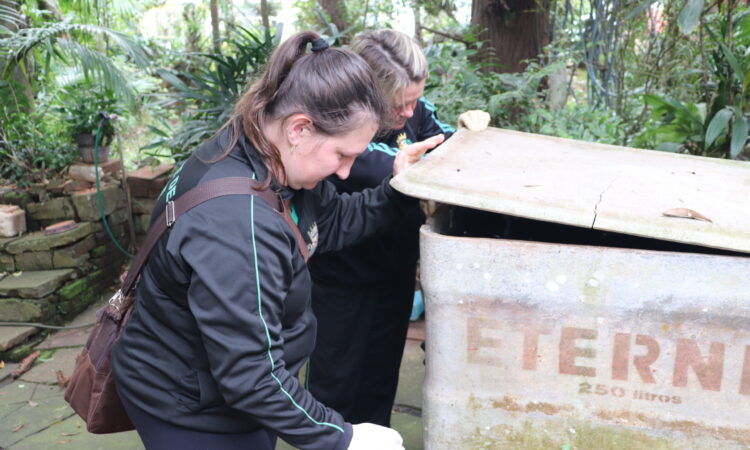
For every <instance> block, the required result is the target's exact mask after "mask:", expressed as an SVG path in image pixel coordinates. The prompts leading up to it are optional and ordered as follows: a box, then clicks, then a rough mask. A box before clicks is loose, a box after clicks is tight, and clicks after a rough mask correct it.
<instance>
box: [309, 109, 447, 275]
mask: <svg viewBox="0 0 750 450" xmlns="http://www.w3.org/2000/svg"><path fill="white" fill-rule="evenodd" d="M455 131H456V130H455V129H454V128H453V127H451V126H450V125H447V124H445V123H443V122H440V120H438V118H437V116H436V115H435V106H433V105H432V103H430V102H428V101H427V100H426V99H425V98H424V97H422V98H420V99H419V102H417V106H416V108H415V109H414V115H413V116H412V117H411V118H410V119H409V120H408V121H407V122H406V125H404V128H402V129H400V130H396V131H391V132H389V133H388V134H387V135H385V136H382V137H380V138H377V139H376V140H375V141H373V142H371V143H370V145H368V146H367V150H365V152H364V153H362V154H361V155H359V156H358V157H357V159H356V160H355V162H354V166H353V167H352V170H351V173H350V174H349V178H347V179H346V180H339V179H338V178H335V177H329V181H331V182H332V183H333V184H334V185H335V186H336V189H337V190H338V192H341V193H353V192H360V191H362V190H363V189H367V188H371V187H373V186H378V185H379V184H381V183H382V182H383V180H384V179H389V178H390V175H391V172H392V171H393V159H394V158H395V157H396V153H397V152H398V140H399V136H401V135H403V137H405V140H404V143H405V144H407V145H408V144H411V143H414V142H419V141H423V140H425V139H427V138H430V137H432V136H435V135H438V134H440V133H443V134H445V138H446V139H448V138H449V137H451V136H452V135H453V133H454V132H455ZM422 223H424V215H423V214H422V211H421V209H420V208H419V205H418V203H417V202H416V201H415V202H414V204H413V205H412V207H411V208H409V209H407V210H406V211H404V213H403V217H402V218H401V220H400V221H399V223H398V224H396V225H395V227H394V229H392V230H389V231H386V232H384V233H381V234H378V235H377V236H374V237H371V238H369V239H367V240H365V241H364V242H362V243H360V244H358V245H356V246H353V247H350V248H346V249H344V250H342V251H337V252H334V253H326V252H324V251H319V252H318V254H317V255H316V256H315V257H314V258H312V259H311V260H310V272H311V273H312V275H313V281H315V282H316V283H321V284H325V285H329V286H330V285H332V286H341V285H348V286H366V285H378V284H380V283H383V282H388V281H389V280H393V279H394V278H395V277H398V276H399V275H400V274H403V273H413V267H414V265H415V264H416V261H417V258H418V256H419V226H420V225H421V224H422ZM409 267H411V268H412V269H411V270H405V268H409Z"/></svg>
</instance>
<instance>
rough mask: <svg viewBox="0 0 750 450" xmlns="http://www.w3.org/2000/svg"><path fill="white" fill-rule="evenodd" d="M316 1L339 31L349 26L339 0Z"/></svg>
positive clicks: (344, 10)
mask: <svg viewBox="0 0 750 450" xmlns="http://www.w3.org/2000/svg"><path fill="white" fill-rule="evenodd" d="M318 3H319V4H320V6H322V7H323V9H324V10H325V11H326V12H327V13H328V15H329V16H331V22H333V24H334V25H336V28H338V31H339V32H342V31H344V30H346V29H347V28H349V24H348V23H347V21H346V9H345V6H344V5H343V4H342V3H341V2H340V1H339V0H318Z"/></svg>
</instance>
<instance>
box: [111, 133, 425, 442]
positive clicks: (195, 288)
mask: <svg viewBox="0 0 750 450" xmlns="http://www.w3.org/2000/svg"><path fill="white" fill-rule="evenodd" d="M227 145H228V133H227V132H226V131H225V132H223V133H222V134H221V135H220V136H219V137H218V138H216V139H214V140H211V141H209V142H207V143H206V144H204V145H203V146H201V147H200V148H199V149H198V150H197V151H196V154H194V155H193V156H192V157H191V158H189V159H188V160H187V161H186V162H185V163H184V164H183V165H182V166H181V167H180V168H179V169H178V170H177V171H176V173H175V174H174V175H173V177H172V180H171V181H170V183H169V184H168V185H167V187H166V188H165V189H164V191H163V192H162V193H161V195H160V197H159V199H158V201H157V204H156V207H155V210H154V213H153V215H152V220H153V219H154V217H156V216H157V215H158V214H159V213H161V211H163V210H164V206H165V201H169V200H171V199H173V198H176V197H178V196H179V195H181V194H182V193H184V192H186V191H187V190H189V189H190V188H192V187H193V186H195V185H197V184H199V183H203V182H206V181H209V180H213V179H217V178H223V177H230V176H232V177H236V176H247V177H255V178H257V179H260V180H263V179H265V177H266V174H267V169H266V168H265V167H264V165H263V164H262V163H261V161H260V159H259V156H258V155H257V153H256V151H255V150H254V149H253V148H252V146H251V145H250V144H249V143H248V142H247V140H246V139H244V137H243V138H241V139H240V141H239V143H238V144H237V145H236V146H235V147H234V148H233V150H232V152H231V153H230V154H229V156H227V157H226V158H224V159H222V160H220V161H218V162H216V163H208V162H205V161H208V160H211V159H213V158H215V157H216V156H217V155H218V154H219V153H220V152H221V151H222V149H224V148H226V146H227ZM272 188H273V189H274V190H278V191H279V192H280V193H281V194H282V197H284V198H285V199H289V198H291V199H292V204H293V206H294V209H295V210H296V215H297V217H298V221H299V223H298V226H299V228H300V231H301V232H302V235H303V236H304V238H305V240H306V242H307V244H308V249H309V250H310V253H312V252H314V251H315V250H316V248H317V249H318V250H326V251H330V250H336V249H340V248H342V247H343V246H345V245H347V244H351V243H354V242H356V241H358V240H361V239H363V238H364V237H366V236H368V235H369V234H372V233H374V232H376V231H377V230H378V229H380V228H382V227H384V226H386V225H387V224H388V223H390V222H393V221H395V220H396V217H397V216H398V215H399V211H400V210H402V209H404V208H406V207H408V206H409V205H413V204H414V200H412V199H409V198H407V197H405V196H403V195H401V194H399V193H397V192H396V191H395V190H393V189H392V188H391V187H390V186H389V185H388V184H387V180H386V182H384V183H382V184H381V185H380V186H379V187H378V188H376V189H371V190H368V191H365V192H363V193H361V194H354V195H339V194H337V193H336V192H335V189H334V187H333V186H332V185H331V184H330V183H328V182H325V181H324V182H321V183H319V184H318V186H316V188H315V189H313V190H309V191H308V190H300V191H292V190H289V189H286V188H282V187H280V186H278V185H272ZM394 205H395V206H396V207H394ZM310 288H311V282H310V275H309V272H308V270H307V266H306V264H305V261H304V259H303V257H302V256H301V254H300V253H299V251H298V249H297V240H296V238H295V234H294V232H293V230H292V228H291V227H290V226H289V224H288V223H287V222H286V221H285V220H284V218H283V216H282V215H280V214H279V213H277V212H276V211H275V210H273V209H272V208H271V207H270V205H268V204H267V203H265V202H264V201H263V200H262V199H260V198H258V197H254V196H247V195H231V196H224V197H219V198H215V199H212V200H209V201H207V202H205V203H203V204H201V205H199V206H197V207H195V208H193V209H192V210H190V211H188V212H187V213H185V214H184V215H183V216H182V217H180V218H179V219H178V220H177V222H175V224H174V225H173V226H172V228H171V229H170V230H168V231H167V232H166V233H165V234H164V236H162V238H161V239H160V241H159V242H158V243H157V245H156V246H155V247H154V249H153V251H152V253H151V255H150V257H149V261H148V263H147V264H146V266H145V268H144V270H143V273H142V275H141V280H140V282H139V285H138V290H137V301H136V305H135V311H134V313H133V315H132V317H131V319H130V321H129V323H128V324H127V328H126V330H125V332H124V334H123V336H122V338H121V340H120V341H119V343H118V344H117V346H116V348H115V349H114V352H113V359H112V364H113V371H114V374H115V377H116V380H117V383H118V389H119V390H120V392H121V395H126V396H128V398H129V399H130V400H131V401H132V402H133V403H135V404H136V405H137V406H138V407H140V408H141V409H143V410H145V411H146V412H148V413H150V414H152V415H154V416H156V417H159V418H160V419H162V420H165V421H167V422H169V423H171V424H175V425H179V426H184V427H188V428H192V429H196V430H203V431H208V432H227V433H231V432H245V431H251V430H254V429H257V428H259V427H266V428H268V429H271V430H272V431H274V432H275V433H276V434H277V435H278V436H279V437H281V438H282V439H284V440H285V441H287V442H289V443H290V444H292V445H294V446H295V447H298V448H302V449H338V448H346V447H347V446H348V444H349V441H350V440H351V425H349V424H347V423H345V422H344V420H343V419H342V417H341V416H340V415H339V414H338V413H337V412H335V411H333V410H331V409H329V408H327V407H325V406H324V405H322V404H320V403H319V402H317V401H316V400H315V399H314V398H313V397H312V396H311V395H310V393H309V392H307V391H306V390H304V389H303V388H302V387H301V386H300V384H299V382H298V380H297V377H296V375H297V373H298V371H299V369H300V367H301V366H302V364H303V363H304V361H305V360H306V358H307V357H308V355H309V353H310V352H311V351H312V349H313V347H314V345H315V342H314V340H315V332H316V331H315V326H316V322H315V318H314V316H313V314H312V310H311V308H310Z"/></svg>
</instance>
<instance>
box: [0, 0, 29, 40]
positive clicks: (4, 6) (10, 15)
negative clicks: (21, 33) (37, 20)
mask: <svg viewBox="0 0 750 450" xmlns="http://www.w3.org/2000/svg"><path fill="white" fill-rule="evenodd" d="M14 4H15V3H14V2H11V1H7V0H6V1H3V0H0V17H2V19H0V23H1V24H0V27H2V29H3V30H2V31H0V34H5V33H8V34H10V33H13V30H12V29H9V28H8V26H14V27H16V28H19V27H21V26H23V25H25V24H26V17H24V15H23V14H21V12H20V11H18V9H16V7H14V6H13V5H14Z"/></svg>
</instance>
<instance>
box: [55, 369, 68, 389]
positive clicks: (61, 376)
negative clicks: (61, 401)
mask: <svg viewBox="0 0 750 450" xmlns="http://www.w3.org/2000/svg"><path fill="white" fill-rule="evenodd" d="M55 376H57V384H58V385H60V387H65V386H66V385H67V384H68V381H70V377H66V376H65V373H64V372H63V371H62V370H58V371H55Z"/></svg>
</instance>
